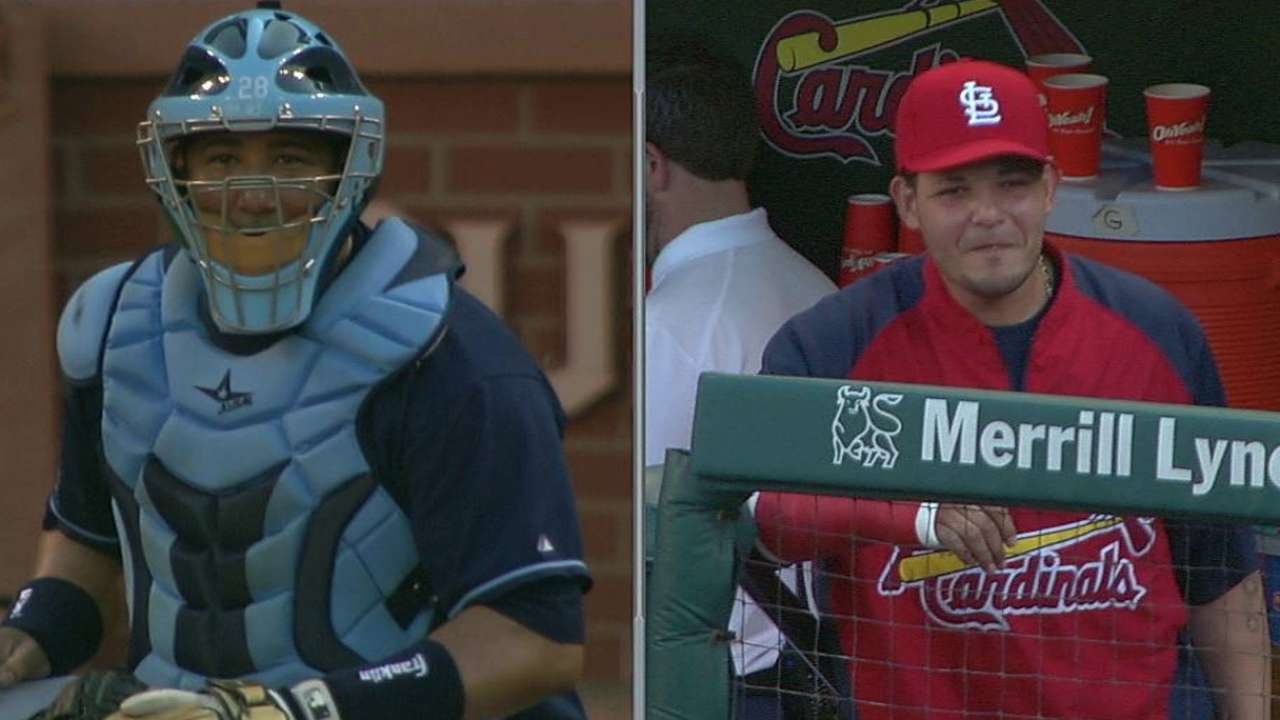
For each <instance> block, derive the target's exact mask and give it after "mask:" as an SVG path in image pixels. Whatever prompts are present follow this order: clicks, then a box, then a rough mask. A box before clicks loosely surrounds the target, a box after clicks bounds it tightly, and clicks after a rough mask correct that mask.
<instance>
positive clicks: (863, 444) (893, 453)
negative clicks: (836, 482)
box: [831, 385, 902, 470]
mask: <svg viewBox="0 0 1280 720" xmlns="http://www.w3.org/2000/svg"><path fill="white" fill-rule="evenodd" d="M899 402H902V395H900V394H898V393H882V394H880V395H876V394H874V393H872V392H871V388H869V387H866V386H863V387H860V388H859V387H854V386H853V385H845V386H843V387H841V388H840V389H839V390H837V391H836V416H835V418H834V419H832V421H831V445H832V449H833V452H834V454H833V456H832V458H831V464H832V465H841V464H843V463H844V460H845V458H848V459H849V460H850V461H852V462H855V463H862V467H868V468H869V467H875V466H876V463H879V464H880V467H882V468H884V469H886V470H889V469H892V468H893V466H894V464H896V463H897V462H898V448H897V446H896V445H895V444H894V441H893V439H894V438H895V437H897V435H898V433H900V432H902V422H901V421H899V420H898V417H897V416H896V415H894V414H893V413H891V412H889V411H888V410H886V409H885V406H892V405H897V404H898V403H899Z"/></svg>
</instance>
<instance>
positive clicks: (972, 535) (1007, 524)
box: [933, 503, 1018, 572]
mask: <svg viewBox="0 0 1280 720" xmlns="http://www.w3.org/2000/svg"><path fill="white" fill-rule="evenodd" d="M933 522H934V532H935V533H936V534H937V537H938V542H940V543H942V546H943V547H945V548H946V549H948V550H950V551H951V552H953V553H955V554H956V557H958V558H960V559H961V560H963V561H964V562H966V563H969V564H971V565H978V566H980V567H981V568H982V569H983V570H986V571H987V572H995V570H996V568H998V567H1000V566H1001V565H1003V564H1004V555H1005V548H1007V547H1012V546H1013V544H1014V542H1015V541H1017V539H1018V531H1017V529H1016V528H1014V526H1013V518H1012V516H1010V515H1009V510H1008V508H1002V507H995V506H993V505H953V504H950V503H942V504H940V505H939V506H938V512H937V514H936V515H935V516H934V520H933Z"/></svg>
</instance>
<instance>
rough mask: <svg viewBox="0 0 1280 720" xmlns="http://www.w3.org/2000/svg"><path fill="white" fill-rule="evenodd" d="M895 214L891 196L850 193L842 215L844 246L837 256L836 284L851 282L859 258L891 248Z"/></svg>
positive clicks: (895, 232) (841, 285) (894, 234)
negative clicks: (837, 275) (838, 273)
mask: <svg viewBox="0 0 1280 720" xmlns="http://www.w3.org/2000/svg"><path fill="white" fill-rule="evenodd" d="M897 220H898V216H897V213H896V212H895V210H894V206H893V198H891V197H889V196H888V195H882V194H879V193H863V194H859V195H850V196H849V202H848V204H847V205H846V206H845V214H844V248H843V251H842V252H841V255H840V287H844V286H845V285H847V284H849V283H850V282H852V281H853V279H854V275H855V272H854V270H855V269H856V268H858V267H860V266H861V262H860V261H861V259H863V258H866V257H870V256H872V255H876V254H878V253H883V252H891V251H893V249H894V247H895V245H896V240H897V227H896V225H897Z"/></svg>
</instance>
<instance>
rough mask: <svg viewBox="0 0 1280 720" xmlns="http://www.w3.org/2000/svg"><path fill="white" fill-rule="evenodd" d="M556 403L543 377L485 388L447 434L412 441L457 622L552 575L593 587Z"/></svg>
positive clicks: (419, 489) (423, 531) (414, 494)
mask: <svg viewBox="0 0 1280 720" xmlns="http://www.w3.org/2000/svg"><path fill="white" fill-rule="evenodd" d="M560 432H561V421H560V418H559V417H558V410H557V404H556V403H555V400H554V396H552V395H551V394H550V390H549V388H547V387H546V386H545V385H544V384H543V382H542V381H541V380H540V379H539V378H536V377H530V376H523V375H516V376H500V377H492V378H486V379H483V380H481V381H479V382H477V383H476V384H475V385H474V386H473V387H472V389H471V390H470V391H469V392H468V393H466V395H465V396H464V397H463V398H462V400H461V402H460V403H458V404H457V406H456V407H455V409H454V412H453V413H452V416H451V417H450V418H449V419H448V427H447V429H446V430H445V431H444V432H443V433H432V434H430V435H425V436H424V435H419V436H416V437H414V436H410V437H409V438H408V439H407V443H406V450H405V461H406V468H407V472H408V477H409V480H410V498H409V501H410V515H411V520H412V522H413V525H414V532H415V535H416V540H417V543H418V552H419V554H420V556H421V557H422V562H423V565H424V567H425V568H426V570H427V573H428V575H429V576H430V577H431V578H432V583H433V586H434V588H435V590H436V594H437V596H438V597H439V598H440V606H441V610H443V611H444V612H445V613H446V614H447V616H448V617H452V616H453V615H456V614H457V613H458V612H461V611H462V610H463V609H465V608H466V607H468V606H470V605H475V604H485V603H487V602H489V601H491V600H494V599H495V598H498V597H499V596H501V595H503V594H505V593H508V592H510V591H511V590H513V589H515V588H517V587H519V586H521V585H524V584H527V583H532V582H535V581H538V580H542V579H545V578H548V577H555V576H560V577H570V578H574V579H578V580H579V582H580V584H582V585H584V586H585V584H586V577H587V576H586V565H585V564H584V563H583V561H582V538H581V532H580V529H579V527H578V521H577V514H576V510H575V508H574V501H573V496H572V493H571V489H570V486H569V481H568V471H567V469H566V466H565V460H564V455H563V452H562V450H561V438H560Z"/></svg>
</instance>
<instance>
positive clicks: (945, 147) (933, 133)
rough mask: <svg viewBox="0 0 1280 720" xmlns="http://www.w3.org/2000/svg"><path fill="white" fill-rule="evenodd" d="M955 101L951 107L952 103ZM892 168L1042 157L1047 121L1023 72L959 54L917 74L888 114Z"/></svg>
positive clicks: (930, 167)
mask: <svg viewBox="0 0 1280 720" xmlns="http://www.w3.org/2000/svg"><path fill="white" fill-rule="evenodd" d="M957 105H958V107H957ZM894 151H895V155H896V156H897V163H898V172H900V173H919V172H939V171H942V170H948V169H950V168H956V167H960V166H962V165H968V164H970V163H976V162H982V161H985V160H990V159H993V158H997V157H1001V156H1019V157H1025V158H1031V159H1034V160H1039V161H1041V162H1047V161H1049V160H1050V156H1049V120H1048V117H1047V116H1046V115H1045V111H1044V108H1043V107H1041V106H1040V92H1039V90H1038V89H1037V88H1036V86H1035V83H1033V82H1031V79H1030V78H1028V77H1027V76H1026V74H1025V73H1023V72H1021V71H1019V70H1015V69H1013V68H1011V67H1008V66H1005V65H1000V64H998V63H993V62H987V61H985V60H959V61H957V62H953V63H946V64H943V65H939V66H938V67H935V68H931V69H929V70H926V71H925V72H923V73H920V74H919V75H917V76H916V77H915V79H913V80H912V81H911V84H910V85H908V86H907V91H906V92H905V93H903V95H902V99H901V100H900V101H899V102H898V113H897V116H896V117H895V120H894Z"/></svg>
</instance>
